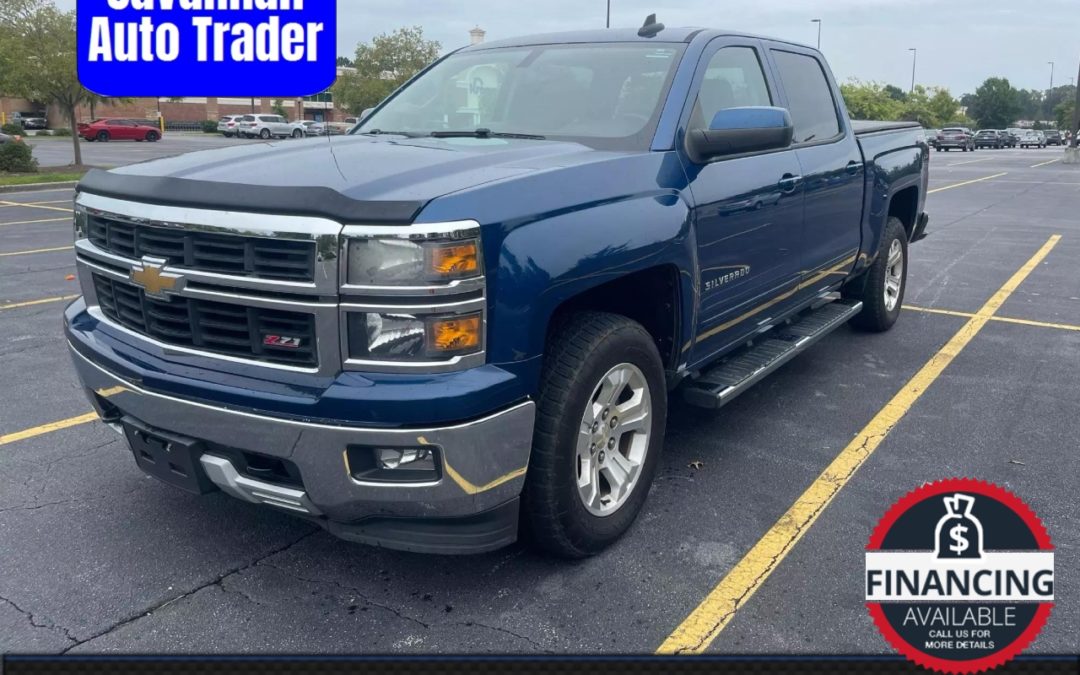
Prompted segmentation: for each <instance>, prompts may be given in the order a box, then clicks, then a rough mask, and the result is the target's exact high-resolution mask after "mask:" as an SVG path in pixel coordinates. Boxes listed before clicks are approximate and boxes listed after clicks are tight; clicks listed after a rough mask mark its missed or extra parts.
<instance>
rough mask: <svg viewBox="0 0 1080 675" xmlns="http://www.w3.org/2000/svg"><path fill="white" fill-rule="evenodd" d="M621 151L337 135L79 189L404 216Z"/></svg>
mask: <svg viewBox="0 0 1080 675" xmlns="http://www.w3.org/2000/svg"><path fill="white" fill-rule="evenodd" d="M613 154H616V153H610V152H601V151H597V150H593V149H591V148H588V147H586V146H583V145H580V144H578V143H569V142H561V141H535V140H524V139H497V138H488V139H481V138H446V139H434V138H420V139H406V138H404V137H401V136H393V137H386V138H381V137H380V138H372V137H368V136H344V137H341V136H337V137H324V138H312V139H306V140H289V141H281V142H274V143H252V144H243V145H237V146H234V147H230V148H222V149H217V150H208V151H202V152H193V153H190V154H186V155H180V156H177V157H170V158H167V159H159V160H153V161H150V162H144V163H141V164H133V165H129V166H125V167H122V168H119V169H114V170H112V171H108V172H104V171H92V172H90V173H88V174H87V175H86V177H85V178H84V179H83V181H82V182H81V183H80V184H79V187H78V189H79V190H81V191H85V192H93V193H96V194H102V195H105V196H110V197H117V198H122V199H131V200H134V201H147V202H151V203H160V204H169V205H182V206H192V207H202V208H215V209H230V210H237V211H258V212H266V213H289V214H295V215H318V216H323V217H328V218H333V219H335V220H340V221H343V222H368V223H384V224H406V223H410V222H412V221H413V219H414V218H415V217H416V215H417V214H418V213H419V212H420V210H421V209H423V207H424V206H425V205H426V204H427V203H429V202H430V201H431V200H433V199H436V198H438V197H441V196H443V195H447V194H450V193H453V192H457V191H460V190H464V189H467V188H472V187H476V186H478V185H482V184H484V183H489V182H492V181H498V180H503V179H508V178H513V177H515V176H521V175H524V174H528V173H532V172H536V171H541V170H546V169H552V168H558V167H564V166H571V165H578V164H583V163H588V162H592V161H600V160H602V159H604V158H607V157H610V156H612V155H613Z"/></svg>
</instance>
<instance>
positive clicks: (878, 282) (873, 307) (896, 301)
mask: <svg viewBox="0 0 1080 675" xmlns="http://www.w3.org/2000/svg"><path fill="white" fill-rule="evenodd" d="M907 258H908V239H907V230H906V229H904V224H903V223H902V222H900V219H899V218H895V217H890V218H889V220H888V222H887V223H886V224H885V232H884V233H883V234H882V236H881V245H880V246H879V247H878V255H877V258H876V259H875V260H874V263H873V264H872V265H871V266H870V269H868V270H867V271H866V273H865V275H864V278H863V279H862V280H860V282H857V283H855V284H853V285H850V286H848V287H845V288H844V297H846V298H851V299H855V300H861V301H862V303H863V308H862V311H861V312H859V313H858V314H857V315H856V316H855V318H853V319H852V320H851V325H853V326H855V327H856V328H859V329H861V330H865V331H869V332H873V333H884V332H885V331H887V330H889V329H890V328H892V327H893V324H895V323H896V320H897V319H898V318H899V317H900V309H901V307H903V305H904V290H905V289H906V288H907V268H908V265H907Z"/></svg>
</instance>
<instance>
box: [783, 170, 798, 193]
mask: <svg viewBox="0 0 1080 675" xmlns="http://www.w3.org/2000/svg"><path fill="white" fill-rule="evenodd" d="M800 183H802V176H795V175H792V174H790V173H785V174H784V175H783V176H782V177H781V178H780V182H779V183H777V185H778V186H779V187H780V191H781V192H783V193H785V194H791V193H792V192H795V191H796V190H798V189H799V184H800Z"/></svg>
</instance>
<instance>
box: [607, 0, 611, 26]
mask: <svg viewBox="0 0 1080 675" xmlns="http://www.w3.org/2000/svg"><path fill="white" fill-rule="evenodd" d="M607 27H608V28H611V0H607Z"/></svg>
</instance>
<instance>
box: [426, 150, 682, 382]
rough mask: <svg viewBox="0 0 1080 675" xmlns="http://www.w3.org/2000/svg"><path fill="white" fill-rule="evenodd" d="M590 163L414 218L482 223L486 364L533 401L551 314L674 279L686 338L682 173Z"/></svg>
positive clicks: (442, 204) (437, 205) (493, 187)
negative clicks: (603, 289)
mask: <svg viewBox="0 0 1080 675" xmlns="http://www.w3.org/2000/svg"><path fill="white" fill-rule="evenodd" d="M594 156H595V158H596V159H595V160H594V161H589V162H587V163H582V164H578V165H575V166H572V167H566V166H562V167H558V170H550V171H549V170H544V171H539V172H535V173H530V174H526V175H524V176H520V177H515V178H509V179H506V180H502V181H497V182H494V183H488V184H485V185H481V186H478V187H476V188H473V189H469V190H464V191H462V192H458V193H455V194H453V195H449V196H447V197H443V198H440V199H437V200H435V201H434V202H433V203H432V204H430V205H429V206H428V208H426V209H424V211H423V213H422V214H421V216H420V219H421V220H424V221H435V220H458V219H472V220H477V221H478V222H480V223H481V228H482V237H483V247H484V262H485V265H486V268H487V270H488V285H487V293H488V299H489V300H488V316H487V321H488V326H487V335H488V362H489V363H493V364H497V365H499V366H502V367H506V368H507V369H509V370H512V371H514V372H515V373H516V374H518V375H519V376H520V377H522V379H523V383H524V384H525V386H526V389H528V390H529V391H530V392H531V391H533V390H534V389H535V385H536V382H537V381H538V380H539V373H540V366H541V361H542V359H541V357H542V355H543V353H544V347H545V341H546V338H547V331H548V325H549V322H550V321H551V318H552V315H553V314H554V313H555V312H556V310H557V309H558V307H559V306H560V305H561V304H563V303H564V302H566V301H567V300H570V299H571V298H573V297H575V296H578V295H580V294H581V293H584V292H586V291H588V290H590V289H593V288H596V287H597V286H600V285H602V284H605V283H608V282H610V281H613V280H616V279H618V278H621V277H624V276H626V275H628V274H632V273H634V272H639V271H643V270H647V269H650V268H655V267H658V266H662V265H671V266H673V267H675V268H676V269H678V270H679V272H680V273H679V279H680V281H679V296H680V297H679V303H680V306H679V307H678V308H677V310H678V312H677V313H678V317H679V323H680V325H679V326H678V332H679V334H680V335H681V336H684V337H685V336H686V335H690V334H692V328H691V322H692V320H693V307H694V298H695V288H694V284H695V279H696V278H697V255H696V243H695V240H694V238H693V236H692V230H691V218H690V214H691V204H690V203H689V202H688V201H687V200H688V199H689V193H688V191H686V190H685V186H686V175H685V173H684V171H683V169H682V166H681V163H680V162H679V161H678V159H677V157H675V154H674V153H673V152H645V153H636V154H632V155H627V154H614V153H595V155H594ZM526 214H528V215H526ZM642 300H643V301H645V300H647V298H643V299H642Z"/></svg>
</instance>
